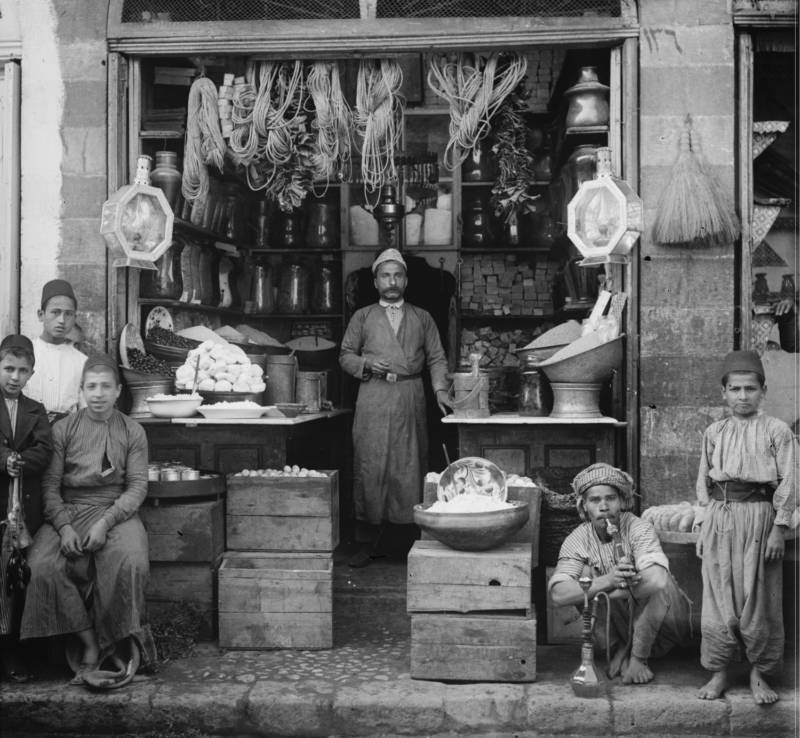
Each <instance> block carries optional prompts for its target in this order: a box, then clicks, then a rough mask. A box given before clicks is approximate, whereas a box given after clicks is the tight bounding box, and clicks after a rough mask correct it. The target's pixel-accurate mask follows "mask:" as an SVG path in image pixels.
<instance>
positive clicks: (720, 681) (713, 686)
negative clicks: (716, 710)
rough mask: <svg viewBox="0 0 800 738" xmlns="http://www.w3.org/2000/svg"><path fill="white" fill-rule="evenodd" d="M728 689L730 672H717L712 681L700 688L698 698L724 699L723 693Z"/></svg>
mask: <svg viewBox="0 0 800 738" xmlns="http://www.w3.org/2000/svg"><path fill="white" fill-rule="evenodd" d="M727 688H728V672H727V671H715V672H714V674H713V676H712V677H711V679H709V680H708V682H707V683H706V684H704V685H703V686H702V687H700V691H699V692H698V693H697V696H698V697H699V698H700V699H701V700H716V699H719V698H720V697H722V693H723V692H724V691H725V690H726V689H727Z"/></svg>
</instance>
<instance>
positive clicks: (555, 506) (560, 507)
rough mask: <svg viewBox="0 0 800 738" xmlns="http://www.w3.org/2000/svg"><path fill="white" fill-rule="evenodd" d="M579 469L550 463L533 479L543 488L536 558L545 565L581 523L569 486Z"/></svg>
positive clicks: (554, 559) (552, 563) (554, 560)
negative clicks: (557, 466)
mask: <svg viewBox="0 0 800 738" xmlns="http://www.w3.org/2000/svg"><path fill="white" fill-rule="evenodd" d="M579 471H580V469H572V468H552V467H551V468H550V469H540V470H537V473H536V474H535V477H534V478H535V481H536V483H537V484H538V485H539V486H540V487H541V488H542V511H541V523H540V527H539V530H540V533H539V560H540V562H542V563H543V564H544V565H545V566H555V565H556V563H557V562H558V553H559V551H560V550H561V544H562V543H564V539H565V538H566V537H567V536H568V535H569V534H570V533H571V532H572V531H573V530H575V528H577V527H578V525H580V523H581V519H580V517H579V516H578V511H577V509H576V507H575V501H576V495H575V493H574V492H573V491H572V489H571V487H570V482H571V481H572V479H573V477H574V476H575V475H576V474H577V473H578V472H579Z"/></svg>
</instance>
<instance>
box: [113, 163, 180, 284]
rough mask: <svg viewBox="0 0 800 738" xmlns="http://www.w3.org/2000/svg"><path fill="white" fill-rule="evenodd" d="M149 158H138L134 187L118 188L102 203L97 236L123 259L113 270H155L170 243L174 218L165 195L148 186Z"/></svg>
mask: <svg viewBox="0 0 800 738" xmlns="http://www.w3.org/2000/svg"><path fill="white" fill-rule="evenodd" d="M150 161H151V160H150V157H149V156H140V157H139V159H138V161H137V166H136V177H135V178H134V181H133V184H130V185H125V186H123V187H120V188H119V189H118V190H117V191H116V192H115V193H114V194H113V195H111V197H109V198H108V200H106V201H105V202H104V203H103V211H102V215H101V221H100V233H101V234H102V235H103V237H104V238H105V240H106V245H107V246H108V248H109V249H111V250H112V251H115V252H117V253H119V252H122V254H124V256H122V257H118V258H116V259H115V260H114V266H131V267H137V268H139V269H155V266H153V262H154V261H156V260H157V259H158V258H159V257H160V256H162V254H163V253H164V252H165V251H166V250H167V249H168V248H169V247H170V244H171V243H172V226H173V224H174V221H175V216H174V214H173V212H172V208H171V207H170V206H169V202H167V198H166V197H165V195H164V192H163V191H162V190H161V189H159V188H158V187H153V186H151V185H150Z"/></svg>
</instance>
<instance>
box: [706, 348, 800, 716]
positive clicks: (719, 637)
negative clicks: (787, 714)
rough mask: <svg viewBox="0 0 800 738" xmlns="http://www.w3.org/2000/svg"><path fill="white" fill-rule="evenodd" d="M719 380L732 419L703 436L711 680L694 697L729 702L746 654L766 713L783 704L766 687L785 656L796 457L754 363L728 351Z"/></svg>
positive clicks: (751, 355)
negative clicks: (734, 672) (786, 560)
mask: <svg viewBox="0 0 800 738" xmlns="http://www.w3.org/2000/svg"><path fill="white" fill-rule="evenodd" d="M721 376H722V399H723V400H724V401H725V403H726V404H727V406H728V408H729V409H730V411H731V414H730V416H728V417H726V418H723V419H722V420H718V421H717V422H715V423H712V424H711V425H710V426H709V427H708V428H707V429H706V432H705V435H704V436H703V449H702V453H701V456H700V469H699V472H698V475H697V487H696V492H697V500H698V503H699V504H700V505H701V506H702V507H703V509H704V514H703V519H702V521H701V525H700V537H699V539H698V542H697V555H698V556H700V557H701V558H702V566H701V569H702V574H703V609H702V614H701V628H702V641H701V644H700V663H701V664H702V665H703V667H704V668H706V669H708V670H709V671H711V672H712V676H711V679H710V680H709V681H708V683H707V684H705V685H704V686H703V687H701V689H700V691H699V693H698V696H699V697H700V699H704V700H713V699H716V698H718V697H720V696H721V695H722V694H723V692H724V691H725V690H726V689H727V687H728V665H729V664H730V663H731V661H733V660H734V659H735V658H736V657H737V655H738V654H739V652H740V651H741V650H742V649H743V650H744V655H745V656H746V658H747V661H748V662H749V663H750V667H751V669H750V690H751V692H752V694H753V699H754V700H755V701H756V703H757V704H769V703H772V702H776V701H777V699H778V695H777V694H776V692H775V690H773V689H772V687H770V685H769V684H768V683H767V681H766V678H765V677H766V675H768V674H770V673H771V672H774V671H775V670H776V668H777V667H778V666H779V664H780V662H781V659H782V656H783V646H784V633H783V614H782V601H781V600H782V577H783V568H782V567H783V561H782V560H783V553H784V545H785V544H784V539H785V538H786V537H787V533H789V531H790V530H791V529H795V528H797V523H798V501H799V500H800V494H799V493H798V489H797V484H798V479H799V478H800V474H798V457H799V456H800V455H799V454H798V446H797V439H796V438H795V437H794V435H793V434H792V432H791V430H790V429H789V426H787V425H786V423H784V422H783V421H782V420H778V419H777V418H773V417H770V416H769V415H765V414H764V413H762V412H760V410H759V406H760V405H761V401H762V400H763V399H764V397H765V395H766V392H767V386H766V384H765V383H764V366H763V364H762V363H761V359H760V358H759V357H758V354H757V353H756V352H755V351H732V352H731V353H729V354H728V355H727V356H726V357H725V361H724V363H723V366H722V371H721ZM696 522H697V521H696Z"/></svg>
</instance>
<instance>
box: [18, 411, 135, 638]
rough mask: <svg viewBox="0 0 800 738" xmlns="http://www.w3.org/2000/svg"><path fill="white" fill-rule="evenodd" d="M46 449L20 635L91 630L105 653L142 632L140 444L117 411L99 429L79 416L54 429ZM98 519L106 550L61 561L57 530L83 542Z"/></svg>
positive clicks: (83, 415)
mask: <svg viewBox="0 0 800 738" xmlns="http://www.w3.org/2000/svg"><path fill="white" fill-rule="evenodd" d="M53 447H54V449H53V457H52V460H51V462H50V466H49V467H48V469H47V471H46V472H45V475H44V477H43V480H42V491H43V497H44V509H45V518H46V520H47V523H45V524H44V525H43V526H42V527H41V528H40V529H39V531H38V533H37V534H36V537H35V538H34V542H33V545H32V546H31V548H30V551H29V554H28V562H29V564H30V567H31V582H30V584H29V585H28V594H27V602H26V605H25V611H24V613H23V617H22V633H21V635H22V638H23V639H24V638H41V637H44V636H52V635H62V634H66V633H75V632H78V631H81V630H86V629H87V628H90V627H94V628H95V631H96V633H97V637H98V641H99V642H100V646H101V648H105V647H106V646H109V645H111V644H112V643H114V642H115V641H118V640H120V639H122V638H125V637H126V636H129V635H135V634H137V633H139V632H140V631H141V621H142V619H143V616H144V590H145V585H146V582H147V576H148V573H149V563H148V547H147V534H146V532H145V530H144V527H143V525H142V523H141V520H140V519H139V516H138V514H137V511H138V509H139V506H140V505H141V504H142V501H143V500H144V498H145V496H146V495H147V438H146V436H145V433H144V430H143V429H142V427H141V426H140V425H139V424H138V423H137V422H136V421H134V420H131V419H130V418H128V417H126V416H125V415H123V414H122V413H120V412H119V411H117V410H114V412H113V413H112V415H111V417H110V418H109V420H108V421H105V422H102V421H96V420H93V419H92V418H91V417H90V416H89V415H88V412H87V411H86V410H85V409H84V410H80V411H78V412H77V413H75V414H73V415H69V416H67V417H66V418H63V419H62V420H60V421H58V422H57V423H56V424H55V425H54V426H53ZM101 519H102V520H105V521H106V523H108V525H109V526H110V528H109V531H108V537H107V540H106V543H105V545H104V546H103V547H102V548H101V549H99V550H97V551H95V552H94V553H93V554H88V555H85V556H82V557H79V558H78V559H76V560H73V561H69V560H67V559H66V558H65V557H64V556H63V555H62V554H61V551H60V545H61V539H60V536H59V533H58V531H59V530H60V529H61V528H63V527H64V526H65V525H71V526H72V527H73V528H74V529H75V532H76V533H77V534H78V537H79V538H80V539H81V540H83V538H84V537H85V536H86V534H87V533H88V532H89V529H90V528H91V527H92V525H93V524H94V523H95V522H97V521H98V520H101ZM89 589H91V591H92V597H91V609H90V610H87V607H86V605H85V600H84V595H85V594H86V593H87V591H88V590H89Z"/></svg>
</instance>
